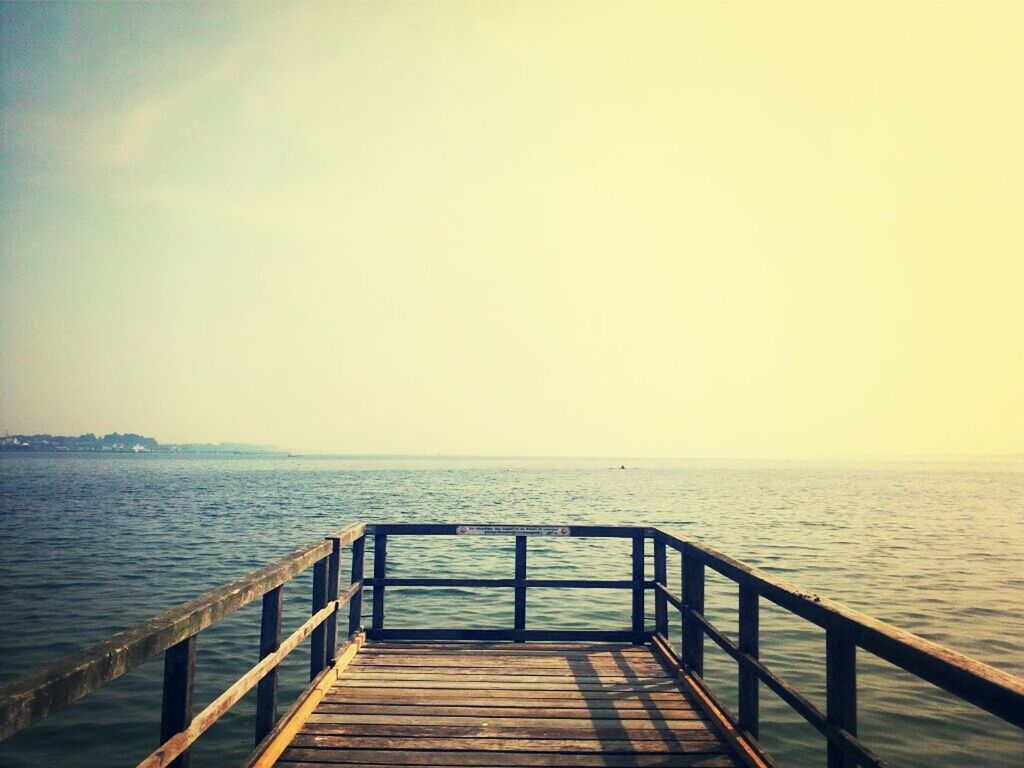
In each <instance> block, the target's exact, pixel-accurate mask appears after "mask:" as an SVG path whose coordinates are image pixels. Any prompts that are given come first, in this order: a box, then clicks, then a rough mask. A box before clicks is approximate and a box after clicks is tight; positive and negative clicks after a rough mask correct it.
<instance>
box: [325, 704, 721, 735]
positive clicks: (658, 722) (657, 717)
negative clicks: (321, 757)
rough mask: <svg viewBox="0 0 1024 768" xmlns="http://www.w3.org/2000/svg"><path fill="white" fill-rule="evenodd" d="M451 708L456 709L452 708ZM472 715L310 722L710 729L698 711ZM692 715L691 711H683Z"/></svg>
mask: <svg viewBox="0 0 1024 768" xmlns="http://www.w3.org/2000/svg"><path fill="white" fill-rule="evenodd" d="M448 709H453V708H452V707H450V708H448ZM469 711H470V712H473V714H472V715H450V716H447V717H439V716H438V715H437V714H436V713H433V712H431V713H429V714H423V715H412V714H409V713H406V712H395V711H394V710H391V711H388V712H384V713H380V714H376V715H358V714H352V713H350V712H346V711H344V710H329V709H327V708H326V707H324V706H323V705H321V706H320V707H318V708H317V711H316V712H314V713H313V714H312V715H310V716H309V719H308V720H307V723H351V724H355V723H373V724H378V725H389V726H390V725H398V726H402V725H431V726H432V725H479V724H481V723H484V724H485V725H486V724H488V723H490V722H491V721H494V725H496V726H507V727H515V728H537V727H540V728H544V727H548V726H551V727H555V726H557V727H559V728H585V729H586V728H590V727H592V726H602V727H606V728H612V727H615V726H616V725H618V724H620V723H621V724H622V726H623V727H626V728H642V729H647V730H650V729H651V728H706V727H707V721H706V720H705V719H703V718H700V717H698V716H697V715H696V714H694V715H693V716H692V717H685V716H684V717H678V718H671V719H670V718H668V717H665V716H664V715H663V714H662V713H656V714H654V715H653V716H652V715H651V713H650V712H648V711H646V710H643V711H636V710H634V711H633V712H632V714H633V717H632V718H623V717H622V716H621V714H620V713H619V712H616V711H615V710H608V711H607V712H608V714H606V715H605V716H604V717H592V716H591V714H592V713H591V712H590V710H586V709H578V710H574V711H573V712H572V713H571V716H565V717H558V718H551V717H546V716H544V715H541V714H538V713H537V712H535V711H530V712H522V711H519V712H518V713H517V714H510V713H509V712H508V711H507V710H501V709H478V710H475V711H474V710H469ZM680 714H682V715H688V714H689V713H680ZM552 720H557V721H558V722H557V723H553V722H552Z"/></svg>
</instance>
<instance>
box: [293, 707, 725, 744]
mask: <svg viewBox="0 0 1024 768" xmlns="http://www.w3.org/2000/svg"><path fill="white" fill-rule="evenodd" d="M343 717H344V716H341V715H320V714H315V713H314V714H313V715H310V717H309V719H308V720H307V721H306V724H305V725H304V726H303V727H302V731H303V733H312V734H321V735H323V734H330V735H333V736H405V737H410V738H411V737H413V736H431V737H434V736H437V737H441V736H446V737H448V736H451V737H455V736H475V737H481V736H487V737H498V738H503V737H504V738H519V737H521V736H523V735H529V737H530V738H533V739H574V738H580V739H584V738H587V739H589V738H598V739H609V738H618V739H664V738H667V737H672V738H680V739H687V738H691V737H692V736H693V734H699V735H701V736H705V735H707V734H708V733H709V731H708V725H707V722H706V721H704V720H675V721H668V720H658V721H642V720H633V721H630V722H628V723H624V722H623V723H620V722H618V721H616V720H601V721H593V720H590V719H587V718H582V719H578V720H560V721H559V722H557V723H554V722H551V721H550V720H545V719H543V718H539V719H538V718H519V719H512V720H495V721H490V720H486V719H484V718H478V717H460V718H446V719H445V721H444V722H437V721H431V719H430V718H428V717H423V718H419V720H420V722H418V723H416V722H411V721H410V720H407V719H403V720H401V721H400V722H395V721H390V722H388V721H387V720H386V719H384V718H379V717H378V718H376V719H375V720H369V721H367V720H357V721H355V722H349V721H347V720H345V719H343ZM453 721H457V722H453Z"/></svg>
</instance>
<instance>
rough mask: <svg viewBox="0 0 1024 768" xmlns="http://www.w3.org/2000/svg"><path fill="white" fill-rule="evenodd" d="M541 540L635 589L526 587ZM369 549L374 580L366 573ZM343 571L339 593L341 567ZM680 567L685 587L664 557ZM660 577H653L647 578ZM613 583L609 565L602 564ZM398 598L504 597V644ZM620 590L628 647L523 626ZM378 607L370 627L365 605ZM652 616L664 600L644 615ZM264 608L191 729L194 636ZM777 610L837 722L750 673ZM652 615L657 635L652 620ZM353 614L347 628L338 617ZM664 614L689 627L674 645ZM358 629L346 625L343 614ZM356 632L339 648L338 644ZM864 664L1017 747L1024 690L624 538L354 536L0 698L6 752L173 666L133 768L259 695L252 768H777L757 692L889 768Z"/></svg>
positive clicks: (781, 589) (177, 760) (719, 564)
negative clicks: (537, 593) (721, 617)
mask: <svg viewBox="0 0 1024 768" xmlns="http://www.w3.org/2000/svg"><path fill="white" fill-rule="evenodd" d="M401 536H414V537H431V536H502V537H506V538H508V539H509V540H510V541H514V545H515V546H514V562H513V563H511V564H510V566H511V567H510V569H509V570H510V573H511V574H512V575H511V576H510V577H509V578H498V579H483V578H471V579H461V578H414V579H410V578H394V577H389V576H388V575H387V552H388V541H389V540H390V539H394V538H395V537H401ZM534 536H566V537H600V538H617V539H628V540H630V547H629V549H630V553H631V554H630V564H629V570H630V578H629V579H624V580H607V579H531V578H529V577H528V568H527V555H528V542H529V539H530V538H531V537H534ZM369 539H372V549H371V550H370V551H371V552H372V553H373V560H372V569H373V572H372V576H366V574H365V573H364V560H365V557H366V552H367V541H368V540H369ZM343 551H346V554H349V555H350V558H351V560H350V562H351V567H350V568H349V574H348V576H349V578H348V583H347V585H346V586H345V588H344V589H343V588H342V586H341V578H340V575H341V573H342V554H343ZM670 551H671V552H675V553H678V554H679V555H680V556H681V557H680V560H679V561H680V566H679V570H678V571H677V574H678V577H677V579H675V582H676V583H677V584H679V589H678V590H673V588H672V586H671V584H672V582H673V581H674V580H673V579H671V578H670V577H669V573H668V562H669V560H668V552H670ZM648 561H652V562H651V565H652V567H650V568H649V567H648ZM603 565H605V564H603ZM310 568H312V569H313V594H312V602H311V609H310V616H309V618H308V620H306V621H305V622H303V623H302V625H300V626H299V627H298V628H296V629H294V631H292V632H291V634H289V635H288V636H287V637H284V638H283V637H282V613H283V594H284V593H283V586H284V585H285V584H286V583H287V582H288V581H290V580H291V579H292V578H294V577H295V576H296V575H298V574H299V573H302V572H303V571H306V570H307V569H310ZM706 569H711V570H713V571H715V572H717V573H719V574H721V575H723V576H725V577H726V578H728V579H730V580H731V581H733V582H735V583H736V585H737V587H738V596H739V623H738V631H737V633H736V640H735V641H734V640H733V639H732V638H731V637H730V636H729V635H728V634H726V633H724V632H722V631H721V630H720V629H719V628H718V627H716V626H715V625H714V624H712V623H711V622H710V621H708V619H707V618H706V617H705V615H704V613H705V610H704V609H705V606H704V603H705V596H704V575H705V571H706ZM388 587H467V588H491V589H495V590H508V591H511V593H512V602H513V606H514V614H513V615H514V620H513V626H512V627H508V628H478V627H464V628H456V629H429V628H428V629H422V628H417V629H412V628H408V627H403V626H401V624H397V625H396V624H394V623H393V622H390V621H389V622H388V624H387V625H385V610H384V608H385V599H386V595H387V588H388ZM546 588H559V589H570V590H574V591H575V590H582V591H583V594H584V595H585V594H586V590H590V589H623V590H628V591H629V593H630V595H631V604H632V620H631V623H630V626H629V627H627V628H622V629H618V630H599V629H593V628H589V627H580V628H577V629H565V630H555V629H545V628H536V627H530V626H528V617H527V611H526V595H527V591H528V590H530V589H546ZM367 590H369V594H370V604H369V606H368V607H369V609H370V618H371V620H370V625H369V626H368V627H366V626H364V624H363V616H364V611H363V608H364V606H363V602H364V601H363V595H364V592H366V591H367ZM649 598H653V599H652V600H650V602H649V601H648V599H649ZM257 599H261V600H262V607H263V612H262V619H261V624H260V628H259V637H260V652H259V658H258V659H257V660H256V664H255V666H254V667H253V668H252V669H250V670H249V671H248V672H247V673H246V674H245V675H243V676H242V677H241V678H239V680H238V681H236V682H235V683H234V684H233V685H232V686H230V687H229V688H228V689H227V690H226V691H224V692H223V693H222V694H221V695H220V696H218V697H217V698H216V699H214V701H213V702H211V703H210V704H209V705H208V706H207V707H206V708H205V709H203V710H202V711H201V712H199V713H193V707H192V689H193V683H194V676H195V650H196V640H197V637H198V635H199V634H200V633H201V632H202V630H204V629H206V628H207V627H209V626H211V625H212V624H214V623H215V622H217V621H218V620H220V619H221V618H223V617H225V616H227V615H229V614H231V613H233V612H234V611H236V610H238V609H239V608H241V607H243V606H245V605H247V604H249V603H251V602H253V601H255V600H257ZM762 599H765V600H768V601H770V602H772V603H774V604H776V605H778V606H781V607H782V608H784V609H786V610H788V611H790V612H791V613H793V614H795V615H796V616H799V617H801V618H803V619H805V620H807V621H809V622H811V623H812V624H815V625H817V626H819V627H821V628H823V629H824V630H825V636H826V643H825V654H824V656H825V658H824V664H825V669H826V685H827V694H826V708H825V710H824V711H822V710H821V709H819V708H818V707H817V706H816V705H815V704H814V703H813V702H811V701H810V700H809V699H808V698H807V697H805V696H804V695H803V694H801V693H800V692H799V691H797V690H796V689H795V688H793V686H792V685H790V684H789V683H788V682H787V681H786V680H784V679H783V678H781V677H780V676H779V675H778V674H777V673H775V672H773V671H772V670H771V669H769V668H768V667H767V666H765V665H764V664H763V663H762V662H761V661H760V659H759V628H758V616H759V606H760V601H761V600H762ZM648 606H650V607H652V608H653V611H652V612H651V614H652V617H653V622H651V621H649V620H648V619H649V616H648V610H647V608H648ZM343 609H345V610H344V611H343ZM669 610H676V611H679V612H680V614H681V616H682V630H681V634H680V636H679V637H678V638H677V639H676V642H673V639H672V638H670V637H669V631H668V626H669V624H668V615H669ZM346 613H347V616H345V614H346ZM346 619H347V632H345V633H344V635H345V640H344V641H339V636H341V635H342V631H341V628H340V627H341V625H342V624H344V623H345V620H346ZM705 638H709V639H710V640H711V641H712V642H714V643H715V644H716V645H717V646H719V647H720V648H721V649H722V650H723V651H724V652H725V653H726V654H727V655H728V656H729V657H731V658H732V659H734V660H735V661H736V664H737V679H736V686H737V688H736V691H737V693H738V701H739V707H738V711H737V712H731V711H729V710H728V709H726V708H725V707H724V706H723V705H722V704H721V703H720V701H719V700H718V698H717V696H716V695H715V692H714V691H712V690H710V689H709V688H708V686H707V685H706V683H705V682H704V680H703V678H702V675H703V670H704V641H705ZM306 639H309V641H310V651H311V654H310V656H311V658H310V684H309V686H308V687H307V688H306V689H305V691H304V692H303V693H302V694H301V695H300V696H299V698H298V700H297V701H295V702H294V703H292V705H291V707H290V709H289V710H288V711H287V712H286V713H285V714H284V715H282V716H280V717H279V716H278V701H277V670H278V667H279V665H280V663H281V662H282V660H283V659H284V658H285V657H286V656H287V655H288V654H290V653H291V652H292V651H293V650H295V648H297V647H298V646H299V645H300V644H301V643H302V642H303V641H305V640H306ZM858 651H863V652H866V653H869V654H872V655H874V656H876V657H878V658H881V659H884V660H886V661H888V662H890V663H892V664H894V665H896V666H898V667H900V668H902V669H904V670H907V671H908V672H910V673H912V674H913V675H916V676H917V677H918V678H920V679H922V680H925V681H927V682H929V683H932V684H934V685H936V686H938V687H939V688H942V689H944V690H946V691H948V692H950V693H952V694H953V695H954V696H956V697H958V698H960V699H963V700H965V701H968V702H971V703H973V704H975V705H976V706H978V707H980V708H981V709H983V710H985V711H987V712H990V713H992V714H994V715H996V716H998V717H1000V718H1002V719H1004V720H1006V721H1007V722H1009V723H1011V724H1013V725H1015V726H1017V727H1018V728H1024V680H1021V679H1020V678H1016V677H1013V676H1011V675H1008V674H1006V673H1004V672H1001V671H999V670H997V669H994V668H992V667H990V666H987V665H985V664H982V663H981V662H978V661H976V660H974V659H971V658H969V657H966V656H964V655H962V654H959V653H956V652H955V651H951V650H949V649H947V648H943V647H941V646H938V645H936V644H934V643H931V642H928V641H926V640H923V639H922V638H919V637H917V636H915V635H912V634H910V633H909V632H905V631H903V630H900V629H897V628H895V627H892V626H890V625H888V624H885V623H884V622H881V621H878V620H876V619H873V618H871V617H869V616H866V615H864V614H861V613H858V612H857V611H853V610H851V609H849V608H846V607H845V606H842V605H839V604H837V603H833V602H831V601H829V600H827V599H826V598H823V597H821V596H819V595H816V594H814V593H811V592H808V591H806V590H803V589H801V588H800V587H797V586H796V585H793V584H790V583H788V582H786V581H784V580H781V579H778V578H776V577H774V576H772V575H771V574H768V573H766V572H764V571H761V570H759V569H757V568H753V567H750V566H748V565H746V564H744V563H741V562H739V561H737V560H734V559H732V558H729V557H727V556H725V555H723V554H721V553H719V552H716V551H715V550H713V549H711V548H709V547H707V546H705V545H703V544H700V543H699V542H696V541H693V540H689V539H685V538H683V537H680V536H677V535H674V534H672V533H670V532H667V531H663V530H661V529H657V528H647V527H632V526H571V527H569V526H503V525H479V524H472V525H470V524H467V525H448V524H431V525H417V524H388V525H363V524H356V525H350V526H348V527H347V528H344V529H342V530H341V531H338V532H337V533H334V534H331V535H330V536H328V537H326V539H324V540H323V541H319V542H315V543H313V544H311V545H309V546H307V547H303V548H301V549H299V550H297V551H295V552H293V553H292V554H291V555H289V556H287V557H285V558H284V559H282V560H280V561H279V562H277V563H274V564H272V565H269V566H267V567H266V568H263V569H260V570H258V571H255V572H254V573H252V574H249V575H248V576H245V577H242V578H241V579H237V580H236V581H233V582H231V583H230V584H227V585H225V586H223V587H220V588H218V589H214V590H211V591H210V592H208V593H206V594H204V595H202V596H200V597H198V598H196V599H195V600H193V601H191V602H189V603H185V604H184V605H181V606H178V607H177V608H173V609H171V610H169V611H166V612H165V613H162V614H160V615H159V616H156V617H154V618H153V619H151V620H149V621H146V622H143V623H141V624H139V625H136V626H135V627H132V628H130V629H128V630H125V631H124V632H121V633H118V634H117V635H114V636H112V637H110V638H107V639H106V640H104V641H102V642H100V643H97V644H96V645H94V646H92V647H90V648H86V649H84V650H82V651H80V652H78V653H75V654H72V655H71V656H68V657H66V658H64V659H61V660H59V661H57V662H54V663H53V664H50V665H48V666H46V667H43V668H41V669H39V670H36V671H35V672H32V673H29V674H28V675H26V676H24V677H23V678H21V679H19V680H16V681H14V682H13V683H10V684H8V685H4V686H0V738H7V737H8V736H10V735H12V734H14V733H17V732H18V731H20V730H22V729H24V728H27V727H29V726H30V725H32V724H33V723H35V722H37V721H38V720H41V719H42V718H44V717H46V716H47V715H49V714H52V713H53V712H56V711H58V710H59V709H61V708H63V707H64V706H66V705H68V704H71V703H72V702H74V701H76V700H77V699H79V698H82V697H83V696H86V695H87V694H89V693H91V692H92V691H95V690H97V689H98V688H100V687H102V686H104V685H106V684H107V683H109V682H110V681H112V680H114V679H116V678H118V677H120V676H121V675H124V674H126V673H128V672H130V671H131V670H132V669H134V668H135V667H137V666H139V665H140V664H142V663H143V662H145V661H147V660H149V659H151V658H153V657H154V656H156V655H158V654H161V653H162V654H163V655H164V690H163V708H162V717H161V722H160V739H159V742H158V744H159V745H158V746H157V748H156V750H155V751H154V752H153V753H152V754H150V755H149V756H147V757H144V758H143V759H142V761H141V762H140V763H139V766H140V768H163V767H164V766H175V767H176V768H187V767H188V765H189V747H190V746H191V745H192V743H193V742H195V740H196V739H198V738H199V737H200V736H201V735H202V734H203V733H204V732H205V731H206V730H207V729H209V728H210V726H212V725H213V724H214V723H215V722H216V721H217V720H218V719H219V718H220V717H221V716H222V715H223V714H224V713H225V712H227V711H229V710H230V709H231V707H233V706H234V705H235V704H236V703H237V702H238V701H239V700H241V698H242V697H243V696H244V695H245V694H246V693H247V692H249V691H250V690H252V689H253V688H256V689H257V693H256V714H255V722H254V729H255V743H256V748H255V750H254V751H253V752H252V754H251V755H250V756H249V758H248V759H247V760H246V761H245V763H244V768H269V766H273V765H279V766H286V767H288V768H325V767H326V766H330V765H339V766H349V767H350V768H355V767H356V766H361V767H362V768H372V767H376V768H382V767H383V766H464V767H466V768H469V767H476V768H485V767H491V768H511V767H512V766H608V767H609V768H616V767H621V768H626V767H627V766H628V767H635V768H642V767H644V766H705V767H707V768H711V767H712V766H749V767H753V768H763V767H766V766H774V765H776V763H775V761H774V760H773V759H772V757H771V755H769V754H768V753H767V752H766V751H765V750H764V748H763V747H762V746H761V745H760V743H759V741H758V737H759V735H760V724H759V717H758V714H759V690H760V686H761V685H762V684H763V685H764V686H765V687H766V688H767V689H768V690H770V691H771V692H772V693H774V694H775V695H776V696H778V697H779V698H780V699H781V700H782V701H783V702H785V703H786V704H787V705H789V706H790V707H791V708H792V709H793V710H794V711H795V712H797V713H798V714H799V715H801V716H802V717H803V718H804V719H805V720H806V721H807V722H808V723H810V724H811V725H812V726H813V727H814V728H815V729H816V730H817V731H818V732H819V733H820V734H821V736H822V737H823V738H824V739H825V740H826V744H827V755H828V757H827V763H828V768H852V767H854V766H885V765H886V763H885V762H884V761H883V760H882V759H881V758H879V757H878V756H877V755H875V754H874V753H873V752H872V751H871V749H870V748H869V747H868V746H867V745H865V744H864V743H862V742H861V740H860V739H858V737H857V679H856V656H857V653H858Z"/></svg>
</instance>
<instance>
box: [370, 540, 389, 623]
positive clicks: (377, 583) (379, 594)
mask: <svg viewBox="0 0 1024 768" xmlns="http://www.w3.org/2000/svg"><path fill="white" fill-rule="evenodd" d="M387 557H388V536H387V534H386V533H376V534H374V536H373V619H372V623H371V624H370V629H371V630H372V631H373V632H374V633H376V632H380V630H382V629H384V576H385V574H387V570H388V569H387Z"/></svg>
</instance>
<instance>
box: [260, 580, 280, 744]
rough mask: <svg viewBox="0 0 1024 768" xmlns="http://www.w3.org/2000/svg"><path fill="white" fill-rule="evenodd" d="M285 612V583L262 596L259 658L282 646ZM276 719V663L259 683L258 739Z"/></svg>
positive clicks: (270, 727) (263, 736)
mask: <svg viewBox="0 0 1024 768" xmlns="http://www.w3.org/2000/svg"><path fill="white" fill-rule="evenodd" d="M283 613H284V587H283V586H281V587H275V588H274V589H272V590H270V591H269V592H267V594H265V595H264V596H263V613H262V615H261V618H260V659H263V658H265V657H267V656H269V655H270V654H272V653H274V651H276V650H277V649H278V648H280V647H281V616H282V615H283ZM276 721H277V667H274V668H273V669H272V670H270V671H269V672H267V674H266V676H265V677H264V678H263V679H262V680H260V681H259V684H258V685H257V686H256V740H255V742H254V743H255V744H259V743H260V742H261V741H263V739H264V738H266V735H267V734H268V733H270V731H271V729H272V728H273V727H274V723H275V722H276Z"/></svg>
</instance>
